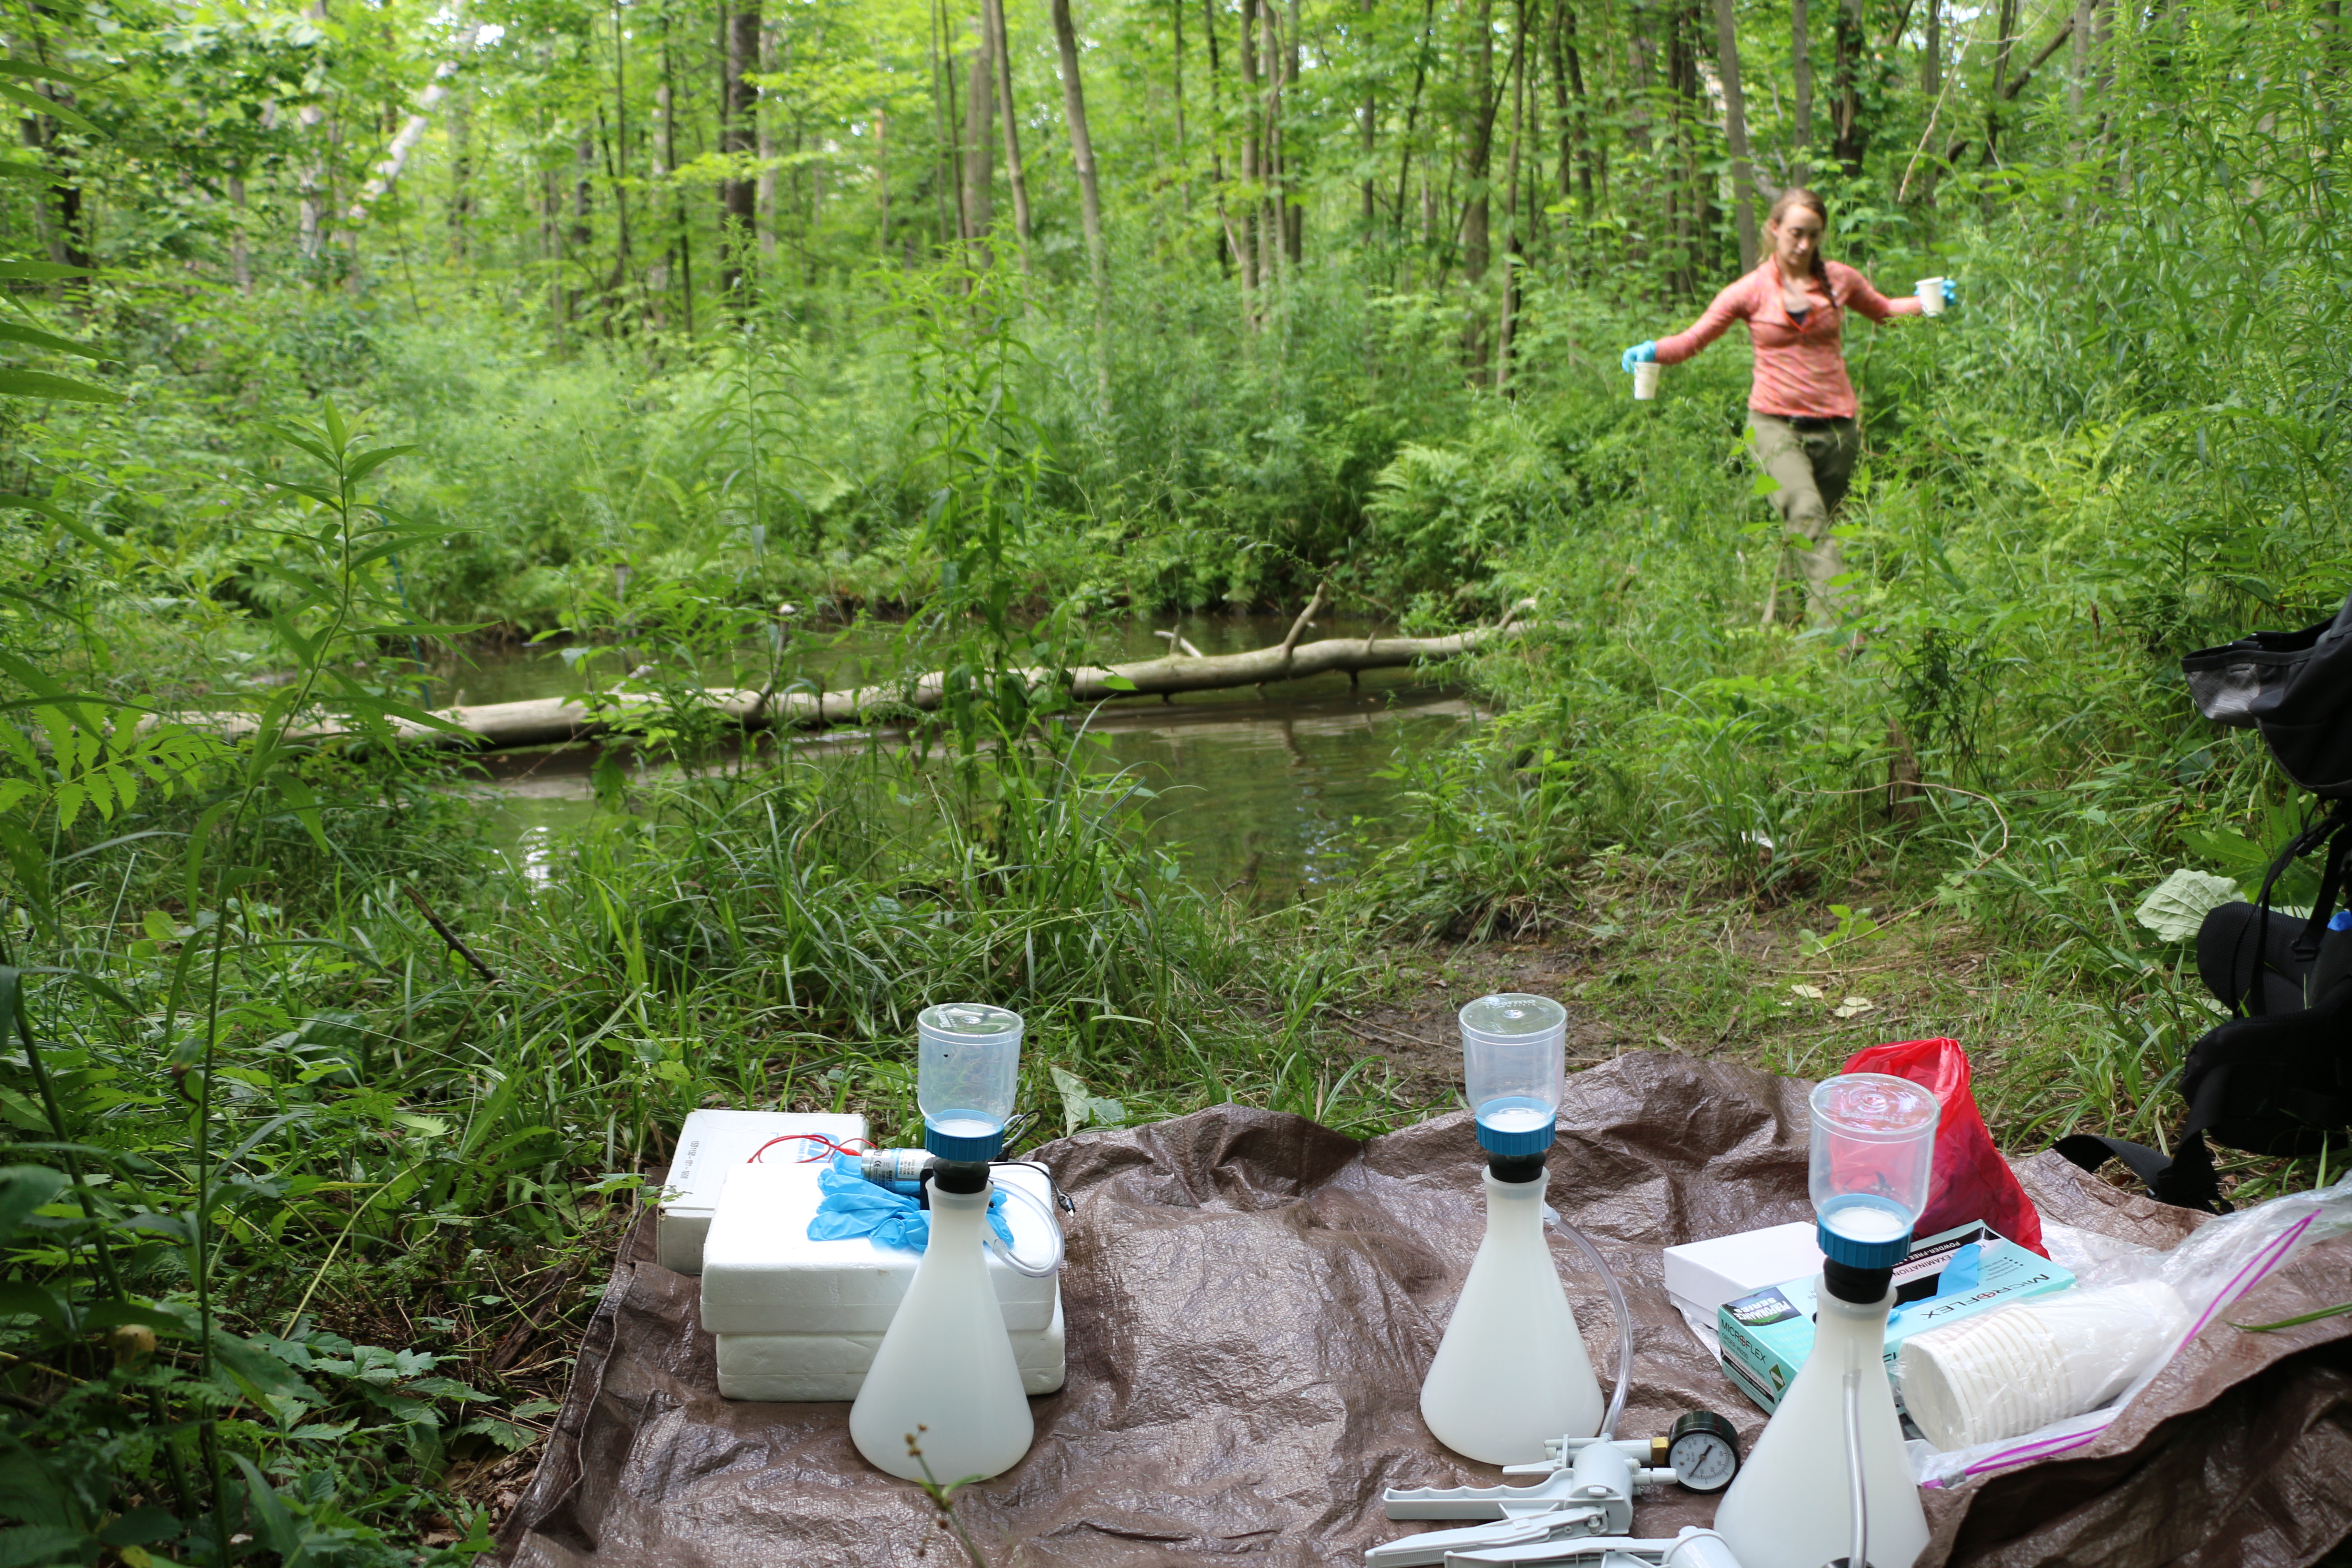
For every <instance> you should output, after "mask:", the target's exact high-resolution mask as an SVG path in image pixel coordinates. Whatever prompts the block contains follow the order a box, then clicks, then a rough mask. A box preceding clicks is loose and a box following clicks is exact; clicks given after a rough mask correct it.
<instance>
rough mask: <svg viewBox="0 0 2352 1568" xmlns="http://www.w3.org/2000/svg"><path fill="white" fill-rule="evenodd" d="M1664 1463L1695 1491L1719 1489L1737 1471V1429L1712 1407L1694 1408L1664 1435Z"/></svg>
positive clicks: (1714, 1490)
mask: <svg viewBox="0 0 2352 1568" xmlns="http://www.w3.org/2000/svg"><path fill="white" fill-rule="evenodd" d="M1666 1463H1667V1464H1668V1465H1670V1466H1672V1467H1673V1468H1674V1472H1675V1479H1676V1480H1678V1481H1680V1482H1681V1483H1682V1484H1683V1485H1684V1486H1685V1487H1687V1488H1689V1489H1691V1490H1692V1491H1695V1492H1719V1491H1721V1490H1722V1489H1724V1488H1726V1487H1727V1486H1729V1485H1730V1484H1731V1478H1732V1477H1733V1476H1735V1475H1737V1474H1738V1473H1739V1429H1738V1427H1736V1426H1733V1425H1732V1424H1731V1423H1730V1422H1728V1421H1727V1420H1725V1419H1724V1418H1723V1417H1722V1416H1720V1415H1717V1414H1716V1413H1715V1412H1714V1411H1712V1410H1694V1411H1691V1412H1690V1413H1688V1414H1687V1415H1684V1416H1682V1417H1681V1418H1680V1419H1678V1420H1676V1421H1675V1425H1674V1429H1673V1430H1672V1431H1671V1432H1669V1433H1667V1435H1666Z"/></svg>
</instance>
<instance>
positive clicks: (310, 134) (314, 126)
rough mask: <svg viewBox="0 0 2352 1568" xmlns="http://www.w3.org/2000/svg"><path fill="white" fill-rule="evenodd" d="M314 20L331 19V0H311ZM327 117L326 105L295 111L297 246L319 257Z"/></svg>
mask: <svg viewBox="0 0 2352 1568" xmlns="http://www.w3.org/2000/svg"><path fill="white" fill-rule="evenodd" d="M308 15H309V16H310V20H311V21H313V22H323V21H325V20H326V19H327V0H310V10H309V13H308ZM326 117H327V110H326V107H325V106H324V105H323V104H317V103H306V104H304V105H303V106H302V107H301V108H300V109H299V110H296V111H295V115H294V122H295V123H296V124H297V125H299V127H301V134H302V142H303V152H304V154H305V155H304V158H303V161H302V173H301V174H300V176H299V178H300V183H301V198H300V201H299V205H298V207H297V216H296V219H295V222H296V235H297V238H296V241H295V243H296V245H297V246H298V247H299V249H300V250H301V252H302V255H303V257H304V258H306V259H309V260H316V259H317V258H319V257H320V255H321V254H322V253H323V250H324V247H325V230H324V223H325V220H326V215H327V193H326V184H327V178H326V157H325V155H324V153H322V152H321V151H320V148H319V145H318V140H317V139H318V137H319V135H320V132H319V123H320V121H323V120H324V119H326Z"/></svg>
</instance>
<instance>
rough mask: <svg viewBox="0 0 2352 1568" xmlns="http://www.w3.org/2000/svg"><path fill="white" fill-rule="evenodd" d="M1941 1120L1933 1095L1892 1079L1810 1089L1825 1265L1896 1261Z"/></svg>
mask: <svg viewBox="0 0 2352 1568" xmlns="http://www.w3.org/2000/svg"><path fill="white" fill-rule="evenodd" d="M1942 1113H1943V1108H1942V1107H1941V1106H1939V1105H1938V1104H1937V1101H1936V1096H1935V1094H1934V1093H1933V1091H1931V1090H1929V1089H1927V1088H1925V1087H1923V1086H1922V1085H1919V1084H1916V1083H1913V1082H1912V1081H1911V1080H1910V1079H1903V1078H1896V1077H1895V1076H1894V1075H1893V1074H1891V1073H1879V1072H1857V1073H1845V1074H1842V1075H1841V1076H1839V1077H1837V1078H1832V1079H1823V1080H1822V1082H1821V1083H1819V1084H1816V1085H1815V1086H1814V1087H1813V1094H1812V1121H1813V1136H1812V1173H1811V1174H1812V1195H1813V1212H1814V1214H1815V1215H1817V1216H1818V1217H1819V1218H1820V1221H1821V1235H1820V1239H1821V1247H1822V1255H1823V1256H1824V1257H1826V1258H1830V1259H1832V1261H1834V1262H1838V1263H1843V1264H1845V1265H1847V1266H1848V1267H1850V1268H1894V1267H1895V1265H1896V1264H1897V1263H1900V1262H1902V1261H1903V1255H1904V1254H1905V1252H1906V1251H1907V1250H1908V1249H1909V1247H1910V1245H1911V1227H1912V1224H1913V1222H1915V1221H1916V1220H1917V1218H1918V1217H1919V1211H1920V1210H1921V1209H1923V1208H1925V1207H1927V1184H1928V1180H1929V1178H1930V1177H1931V1176H1932V1175H1933V1174H1934V1170H1935V1156H1936V1123H1937V1120H1938V1119H1939V1118H1940V1117H1941V1115H1942Z"/></svg>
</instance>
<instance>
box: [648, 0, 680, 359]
mask: <svg viewBox="0 0 2352 1568" xmlns="http://www.w3.org/2000/svg"><path fill="white" fill-rule="evenodd" d="M659 26H660V28H661V79H660V81H658V82H657V83H656V84H655V86H654V133H653V139H652V142H653V144H652V147H651V148H650V150H649V163H650V166H651V168H652V172H653V179H652V181H651V185H652V189H653V191H654V193H655V195H653V197H652V198H651V199H650V200H649V202H648V204H647V207H648V211H649V213H652V214H658V213H659V212H660V210H661V208H660V206H659V205H658V204H659V201H660V196H659V193H660V191H661V188H662V186H663V185H665V184H667V183H668V181H669V175H670V171H671V170H672V169H675V168H676V167H677V142H676V141H675V139H674V131H673V128H674V127H675V126H676V124H677V89H676V88H675V87H673V86H672V85H671V83H670V58H669V56H670V50H669V18H668V17H667V16H663V17H662V18H661V20H660V24H659ZM646 221H647V222H649V223H652V224H656V225H659V224H661V223H662V222H664V221H665V220H663V219H661V218H659V217H657V216H649V217H648V218H647V220H646ZM676 259H677V234H676V233H675V232H673V233H671V234H670V235H669V236H668V237H667V238H666V239H665V240H664V241H663V243H662V247H661V250H660V253H659V254H658V255H656V257H655V258H653V260H651V261H650V262H648V263H647V264H646V321H647V322H648V323H649V324H650V325H651V326H652V327H653V328H654V330H655V331H662V330H663V329H665V328H667V326H668V325H669V274H670V264H671V263H672V262H673V261H675V260H676Z"/></svg>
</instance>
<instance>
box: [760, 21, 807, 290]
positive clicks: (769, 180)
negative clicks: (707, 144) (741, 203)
mask: <svg viewBox="0 0 2352 1568" xmlns="http://www.w3.org/2000/svg"><path fill="white" fill-rule="evenodd" d="M776 54H777V50H776V29H775V28H773V27H771V26H761V29H760V73H761V75H762V76H764V75H766V74H767V73H769V72H770V71H772V70H774V69H775V68H776ZM785 54H786V56H787V58H789V56H790V47H789V46H787V47H786V49H785ZM751 126H752V132H751V140H752V142H753V143H754V144H755V145H756V146H757V147H758V148H759V153H760V172H759V174H757V175H756V176H755V177H754V179H753V182H752V186H753V188H752V195H751V210H752V212H753V214H754V215H755V217H754V223H755V224H756V226H757V230H758V234H759V238H760V258H761V261H762V262H764V263H766V264H767V265H769V266H771V267H772V266H774V265H775V260H776V154H777V153H778V152H779V150H780V149H779V148H778V147H777V144H776V115H775V110H773V109H772V107H771V106H770V105H769V103H768V95H767V94H766V93H764V92H754V93H753V94H752V95H751ZM793 178H795V179H798V178H799V175H798V174H797V173H796V174H794V175H793Z"/></svg>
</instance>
